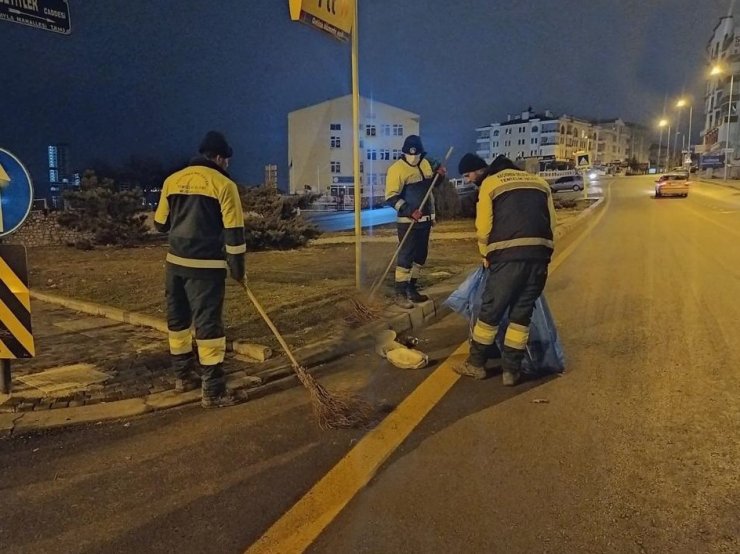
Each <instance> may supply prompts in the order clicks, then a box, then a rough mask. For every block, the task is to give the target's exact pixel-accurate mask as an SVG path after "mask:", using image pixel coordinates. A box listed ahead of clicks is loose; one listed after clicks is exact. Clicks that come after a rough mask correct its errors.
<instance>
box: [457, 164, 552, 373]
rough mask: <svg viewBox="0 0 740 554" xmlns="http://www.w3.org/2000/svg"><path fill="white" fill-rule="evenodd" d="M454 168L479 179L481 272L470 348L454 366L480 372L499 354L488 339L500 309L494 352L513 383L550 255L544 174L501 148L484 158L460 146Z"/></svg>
mask: <svg viewBox="0 0 740 554" xmlns="http://www.w3.org/2000/svg"><path fill="white" fill-rule="evenodd" d="M458 170H459V172H460V174H461V175H462V176H463V177H464V178H465V179H466V180H467V181H470V182H472V183H475V184H476V185H479V186H480V190H479V191H478V203H477V205H476V217H475V229H476V235H477V237H478V248H479V250H480V255H481V257H482V263H483V266H484V267H485V268H486V270H487V272H488V278H487V280H486V288H485V290H484V292H483V298H482V304H481V309H480V312H479V314H478V318H477V320H476V322H475V326H474V327H473V332H472V337H471V342H470V354H469V356H468V358H467V360H466V361H465V362H464V363H463V364H461V365H459V366H456V367H454V370H455V371H456V372H457V373H459V374H460V375H465V376H468V377H473V378H476V379H484V378H485V377H486V370H485V365H486V362H487V361H488V360H489V359H491V358H496V357H497V356H498V355H499V352H498V348H497V347H496V345H495V339H496V335H497V333H498V329H499V325H500V324H501V320H502V318H503V317H504V315H506V314H507V312H508V316H509V325H508V327H507V328H506V334H505V336H504V346H503V352H501V353H500V355H501V364H502V366H503V375H502V380H503V384H504V385H506V386H513V385H516V384H517V382H518V381H519V379H520V371H521V364H522V361H523V360H524V355H525V353H526V348H527V342H528V340H529V324H530V322H531V319H532V312H533V311H534V305H535V302H536V301H537V299H538V298H539V296H540V295H541V294H542V291H543V289H544V288H545V283H546V281H547V270H548V266H549V264H550V259H551V258H552V252H553V248H554V242H553V238H554V234H555V225H556V219H555V207H554V205H553V201H552V193H551V191H550V186H549V185H548V183H547V181H545V180H544V179H542V178H541V177H538V176H536V175H532V174H531V173H527V172H526V171H521V170H520V169H519V168H518V167H517V166H516V165H514V163H513V162H512V161H511V160H509V159H508V158H506V157H505V156H497V157H496V158H495V159H494V160H493V162H492V163H491V164H490V165H488V164H486V162H485V161H484V160H483V159H482V158H480V157H478V156H476V155H475V154H465V155H464V156H463V157H462V159H461V160H460V164H459V166H458Z"/></svg>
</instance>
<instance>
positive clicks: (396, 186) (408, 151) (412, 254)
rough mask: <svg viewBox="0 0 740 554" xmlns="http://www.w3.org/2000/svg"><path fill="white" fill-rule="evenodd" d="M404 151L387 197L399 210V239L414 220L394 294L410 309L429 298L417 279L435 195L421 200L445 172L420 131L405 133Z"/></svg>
mask: <svg viewBox="0 0 740 554" xmlns="http://www.w3.org/2000/svg"><path fill="white" fill-rule="evenodd" d="M401 153H402V157H401V158H400V159H399V160H397V161H396V162H394V163H393V164H392V165H391V166H390V167H389V168H388V174H387V176H386V184H385V201H386V203H387V204H388V205H389V206H391V207H393V208H394V209H395V210H396V212H397V214H398V215H397V217H396V228H397V230H398V240H399V241H401V239H403V237H404V235H405V234H406V231H408V229H409V226H410V225H411V224H412V222H413V224H414V226H413V228H412V229H411V234H410V235H409V237H408V238H407V239H406V242H405V243H404V244H403V246H402V248H401V250H400V251H399V253H398V259H397V261H396V275H395V296H394V302H395V303H396V305H398V306H400V307H401V308H405V309H410V308H413V307H414V303H415V302H424V301H426V300H428V297H427V296H425V295H423V294H421V293H420V292H419V288H418V282H419V276H420V275H421V270H422V268H423V267H424V264H425V263H426V260H427V254H428V252H429V234H430V231H431V229H432V224H433V223H434V219H435V213H434V195H429V198H428V199H427V202H426V204H424V206H422V205H421V202H422V200H423V199H424V196H425V195H426V193H427V191H428V190H429V187H431V186H432V182H433V180H434V174H435V172H438V173H440V175H441V176H444V173H445V169H444V167H442V166H438V167H436V168H433V165H432V163H431V162H430V161H429V160H428V159H426V152H425V151H424V146H423V145H422V143H421V138H419V137H418V136H417V135H409V136H407V137H406V139H405V140H404V141H403V147H402V148H401ZM435 165H438V164H435Z"/></svg>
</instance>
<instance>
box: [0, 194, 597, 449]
mask: <svg viewBox="0 0 740 554" xmlns="http://www.w3.org/2000/svg"><path fill="white" fill-rule="evenodd" d="M604 200H605V197H601V198H599V199H598V200H597V201H596V202H594V203H593V204H592V205H591V206H589V207H588V208H586V209H585V210H583V211H582V212H581V213H580V214H578V215H577V216H575V217H573V218H571V219H570V220H568V221H566V222H565V223H563V224H561V225H559V226H558V227H557V229H556V231H555V236H556V238H561V237H562V236H564V235H565V234H567V233H568V232H569V231H571V230H572V229H573V228H574V227H575V226H576V225H578V224H579V223H580V222H582V221H583V220H584V219H585V218H586V217H588V216H590V215H591V214H593V213H594V212H595V211H596V210H597V209H599V208H600V207H602V206H603V205H604ZM465 276H466V273H464V274H461V275H458V276H456V277H453V278H451V279H448V280H446V281H444V282H442V283H438V284H437V285H434V286H432V287H429V288H428V289H426V290H425V292H426V293H427V294H428V295H429V296H430V299H429V300H428V301H426V302H423V303H421V304H417V305H416V306H415V307H414V308H413V309H412V310H403V309H401V308H397V307H395V306H391V307H390V308H389V309H388V310H387V312H386V314H385V316H386V317H385V318H384V319H382V320H379V321H375V322H372V323H369V324H367V325H364V326H363V327H360V328H358V329H355V330H352V331H348V332H347V333H345V334H344V335H342V336H341V337H333V338H329V339H325V340H323V341H319V342H318V343H315V344H312V345H309V346H306V347H303V348H301V349H298V350H296V352H295V355H296V357H297V358H298V359H299V360H301V363H302V364H304V365H305V366H306V367H307V368H309V369H311V368H312V369H313V371H311V372H312V373H313V372H315V371H316V370H318V369H319V367H320V366H321V365H323V364H326V363H328V362H331V361H334V360H336V359H338V358H341V357H343V356H346V355H348V354H351V353H352V352H356V351H357V350H360V349H362V348H363V347H367V346H370V345H372V344H373V338H372V337H373V335H375V334H376V333H377V332H378V331H380V330H383V329H393V330H394V331H396V332H397V333H404V332H407V331H410V330H413V329H420V328H422V327H424V326H426V325H427V324H428V323H430V322H432V321H434V320H436V319H441V318H442V317H444V316H445V315H447V314H449V313H450V312H451V310H450V309H449V308H447V307H446V306H445V305H444V301H445V300H446V299H447V297H448V296H449V295H450V294H451V293H452V292H453V291H454V290H455V289H456V288H457V287H458V286H459V284H460V283H461V282H462V281H463V280H464V279H465ZM31 296H32V297H33V298H35V299H37V300H40V301H42V302H48V303H51V304H57V305H61V306H64V307H66V308H70V309H72V310H77V311H80V312H85V313H89V314H92V315H99V316H103V317H107V318H110V319H113V320H115V321H121V322H123V323H129V324H132V325H141V326H145V327H151V328H153V329H157V330H159V331H163V332H167V324H166V322H165V321H163V320H158V319H156V318H153V317H150V316H147V315H144V314H139V313H136V312H128V311H125V310H121V309H118V308H113V307H110V306H104V305H99V304H94V303H91V302H84V301H80V300H74V299H69V298H64V297H61V296H56V295H50V294H45V293H38V292H33V291H32V292H31ZM227 384H228V386H229V387H230V388H234V389H239V390H245V391H246V393H247V395H248V397H249V398H250V399H255V398H260V397H263V396H266V395H268V394H271V393H273V392H278V391H281V390H286V389H288V388H291V387H294V386H296V385H297V384H298V379H297V378H296V376H295V373H294V372H293V368H292V367H291V366H290V365H288V364H287V363H286V360H284V359H282V358H278V359H275V360H273V361H272V362H268V363H267V367H266V368H264V369H263V370H262V371H260V372H259V373H257V374H255V375H250V376H246V377H244V376H228V375H227ZM198 401H200V391H199V390H195V391H190V392H187V393H177V392H175V391H172V390H171V391H164V392H160V393H155V394H150V395H148V396H145V397H142V398H130V399H126V400H117V401H114V402H101V403H99V404H93V405H90V406H77V407H72V408H59V409H55V410H45V411H33V412H20V413H0V437H2V436H8V437H9V436H12V435H14V434H19V433H30V432H33V431H37V430H40V429H50V428H61V427H68V426H73V425H82V424H89V423H97V422H99V421H104V420H115V419H121V418H125V417H132V416H138V415H142V414H146V413H149V412H154V411H158V410H165V409H169V408H175V407H179V406H184V405H187V404H193V403H196V402H198Z"/></svg>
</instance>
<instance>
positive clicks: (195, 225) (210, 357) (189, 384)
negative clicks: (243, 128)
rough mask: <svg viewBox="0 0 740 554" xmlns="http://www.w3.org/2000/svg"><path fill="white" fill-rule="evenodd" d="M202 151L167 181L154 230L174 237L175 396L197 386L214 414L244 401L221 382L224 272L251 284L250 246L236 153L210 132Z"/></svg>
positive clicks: (169, 282) (170, 321) (169, 278)
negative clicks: (232, 168) (234, 171)
mask: <svg viewBox="0 0 740 554" xmlns="http://www.w3.org/2000/svg"><path fill="white" fill-rule="evenodd" d="M198 151H199V153H200V156H198V157H196V158H194V159H193V160H192V161H191V162H190V164H189V165H188V166H187V167H186V168H184V169H182V170H180V171H177V172H176V173H173V174H172V175H170V176H169V177H168V178H167V179H166V180H165V182H164V185H163V187H162V193H161V196H160V200H159V205H158V206H157V211H156V213H155V215H154V223H155V225H156V227H157V229H158V230H159V231H160V232H169V251H168V254H167V258H166V283H165V285H166V296H167V328H168V331H169V346H170V354H171V358H172V364H173V369H174V373H175V389H176V390H177V391H180V392H185V391H188V390H193V389H195V388H197V387H198V386H200V387H201V390H202V400H201V404H202V406H203V407H204V408H212V407H221V406H230V405H233V404H236V403H237V402H238V401H239V398H237V396H236V395H235V394H234V393H232V392H231V391H228V390H227V389H226V383H225V379H224V372H223V361H224V354H225V352H226V337H225V333H224V324H223V305H224V295H225V290H226V273H227V269H228V271H229V273H230V275H231V277H232V278H233V279H234V280H236V281H237V282H239V283H245V282H246V280H245V253H246V243H245V241H244V213H243V211H242V205H241V200H240V197H239V192H238V190H237V186H236V183H234V181H232V180H231V178H230V177H229V174H228V173H227V171H226V170H227V168H228V167H229V160H230V159H231V156H232V154H233V151H232V149H231V147H230V146H229V144H228V143H227V141H226V138H225V137H224V136H223V134H221V133H219V132H216V131H210V132H208V133H207V134H206V135H205V137H204V138H203V140H202V142H201V144H200V148H199V150H198ZM192 324H194V326H195V342H196V345H197V349H198V361H199V362H200V373H201V375H200V378H199V377H198V375H197V372H196V365H197V364H196V360H195V356H194V354H193V340H192V336H191V331H190V327H191V325H192Z"/></svg>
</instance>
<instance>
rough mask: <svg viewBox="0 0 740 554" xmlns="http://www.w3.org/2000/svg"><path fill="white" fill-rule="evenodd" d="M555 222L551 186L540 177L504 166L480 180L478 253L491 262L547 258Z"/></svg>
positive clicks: (476, 221)
mask: <svg viewBox="0 0 740 554" xmlns="http://www.w3.org/2000/svg"><path fill="white" fill-rule="evenodd" d="M555 225H556V220H555V206H554V205H553V202H552V192H551V191H550V185H548V184H547V181H545V180H544V179H542V178H541V177H537V176H536V175H532V174H531V173H527V172H526V171H519V170H514V169H505V170H503V171H499V172H498V173H495V174H493V175H489V176H488V177H486V178H484V179H483V182H482V183H481V187H480V191H479V193H478V204H477V206H476V217H475V229H476V235H477V237H478V248H479V249H480V253H481V255H482V256H483V257H486V258H488V260H489V261H490V262H492V263H495V262H504V261H521V260H544V261H549V260H550V258H551V257H552V251H553V247H554V242H553V237H554V233H555Z"/></svg>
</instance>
